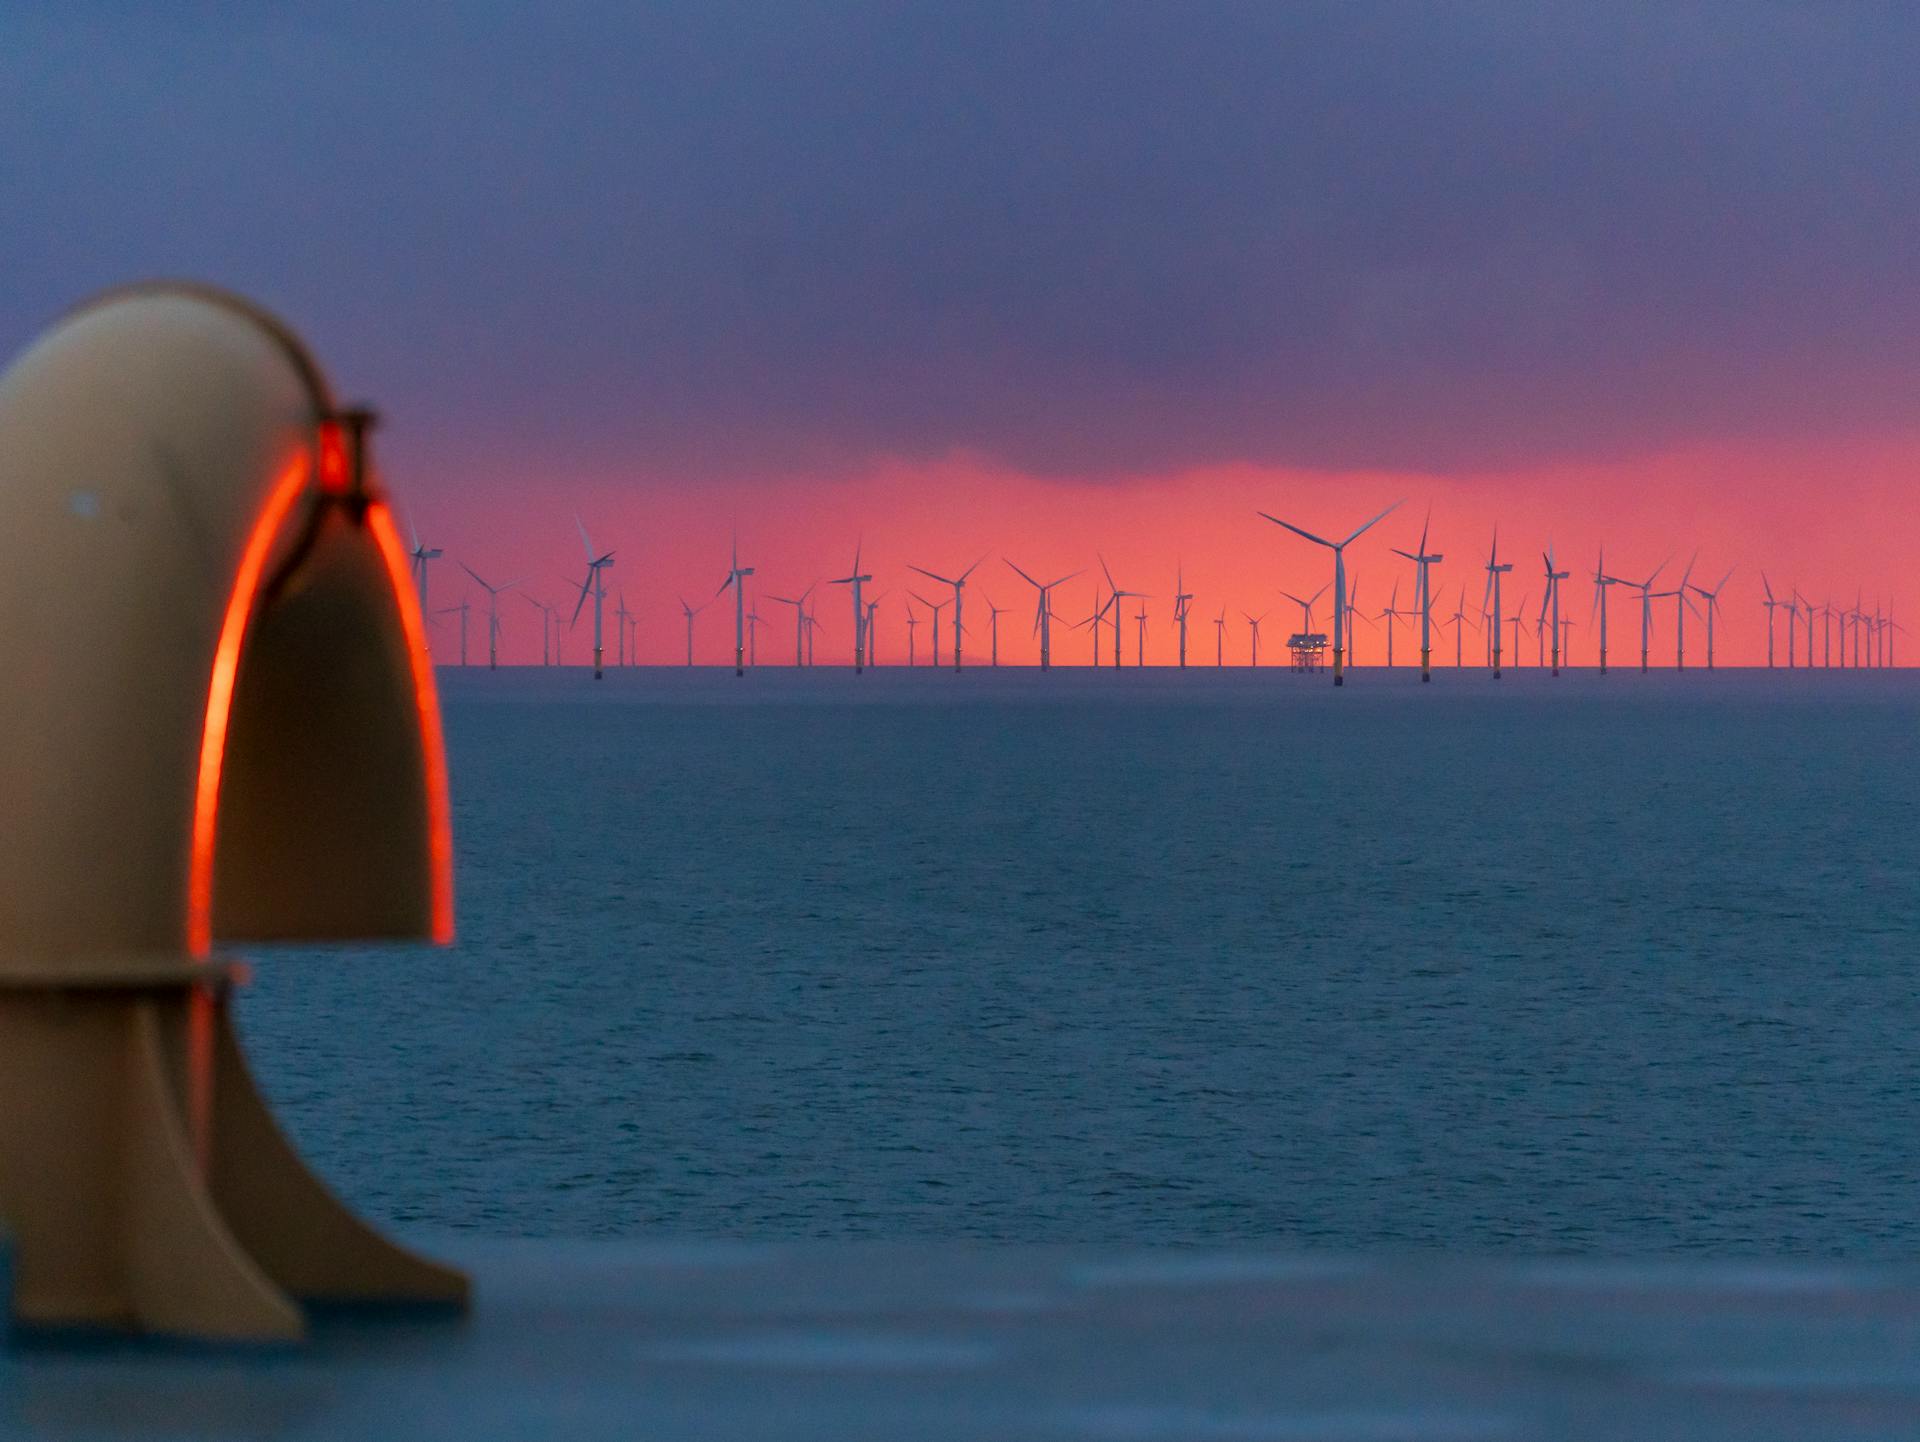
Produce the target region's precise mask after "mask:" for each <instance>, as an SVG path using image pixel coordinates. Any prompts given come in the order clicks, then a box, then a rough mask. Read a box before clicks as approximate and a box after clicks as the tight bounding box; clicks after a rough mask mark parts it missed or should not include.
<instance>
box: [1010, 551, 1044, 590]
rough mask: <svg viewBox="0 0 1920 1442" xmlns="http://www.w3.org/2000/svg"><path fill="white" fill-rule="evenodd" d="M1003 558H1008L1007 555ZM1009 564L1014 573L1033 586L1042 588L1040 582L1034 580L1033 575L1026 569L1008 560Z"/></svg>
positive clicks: (1036, 588)
mask: <svg viewBox="0 0 1920 1442" xmlns="http://www.w3.org/2000/svg"><path fill="white" fill-rule="evenodd" d="M1001 559H1002V560H1003V561H1004V560H1006V557H1004V556H1002V557H1001ZM1007 565H1008V567H1009V568H1010V569H1011V570H1012V571H1013V574H1014V575H1016V576H1018V577H1019V578H1020V579H1021V580H1023V581H1025V582H1026V583H1027V584H1028V585H1029V586H1032V587H1033V588H1034V589H1035V590H1038V589H1040V583H1039V582H1038V581H1036V580H1034V579H1033V577H1031V576H1029V575H1028V574H1027V573H1026V572H1025V571H1023V570H1021V569H1020V568H1019V567H1018V566H1016V565H1014V564H1013V562H1011V561H1007Z"/></svg>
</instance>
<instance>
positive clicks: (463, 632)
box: [437, 601, 467, 667]
mask: <svg viewBox="0 0 1920 1442" xmlns="http://www.w3.org/2000/svg"><path fill="white" fill-rule="evenodd" d="M455 613H458V614H459V617H460V664H461V666H463V667H464V666H465V665H466V664H467V602H465V601H462V602H461V603H460V604H459V605H457V606H442V607H441V608H440V610H439V611H438V613H437V614H439V615H442V616H451V615H454V614H455Z"/></svg>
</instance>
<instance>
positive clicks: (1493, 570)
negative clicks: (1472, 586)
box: [1480, 525, 1519, 681]
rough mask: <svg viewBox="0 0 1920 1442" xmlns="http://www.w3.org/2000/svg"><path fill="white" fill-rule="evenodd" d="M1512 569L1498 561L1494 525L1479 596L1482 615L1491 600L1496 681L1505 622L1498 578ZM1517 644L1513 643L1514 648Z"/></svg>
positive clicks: (1498, 528)
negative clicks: (1484, 585) (1501, 607)
mask: <svg viewBox="0 0 1920 1442" xmlns="http://www.w3.org/2000/svg"><path fill="white" fill-rule="evenodd" d="M1512 569H1513V562H1511V561H1502V560H1501V559H1500V527H1499V526H1497V525H1496V526H1495V527H1494V528H1493V547H1492V549H1490V550H1489V551H1488V552H1487V584H1486V589H1485V590H1484V591H1482V592H1481V594H1480V610H1481V613H1482V614H1485V613H1486V609H1487V598H1488V597H1489V596H1491V597H1492V598H1493V629H1492V636H1493V679H1494V680H1496V681H1498V680H1499V679H1500V636H1501V633H1502V629H1503V628H1502V626H1501V622H1502V621H1503V620H1505V616H1504V615H1503V613H1502V612H1501V610H1500V578H1501V577H1502V576H1504V575H1506V574H1507V572H1509V571H1511V570H1512ZM1518 644H1519V643H1518V642H1515V646H1516V647H1517V646H1518Z"/></svg>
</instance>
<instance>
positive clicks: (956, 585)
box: [907, 556, 987, 671]
mask: <svg viewBox="0 0 1920 1442" xmlns="http://www.w3.org/2000/svg"><path fill="white" fill-rule="evenodd" d="M986 559H987V558H986V557H985V556H982V557H981V558H980V561H984V560H986ZM980 561H975V562H974V563H973V564H972V565H971V566H969V567H967V569H966V570H964V571H962V572H961V573H960V574H959V575H958V576H951V577H950V576H937V575H935V574H934V573H933V572H932V571H929V570H928V569H927V568H926V567H924V566H908V567H907V569H908V570H909V571H918V572H919V573H920V574H921V575H923V576H925V577H926V578H927V579H928V580H931V581H938V582H939V583H940V584H941V585H943V586H951V587H953V669H954V670H956V671H958V670H959V669H960V637H961V634H962V633H963V631H964V630H965V628H964V627H963V626H962V625H961V624H960V606H961V602H962V600H963V599H964V597H965V595H966V589H967V577H969V576H971V575H972V574H973V573H974V572H975V571H977V570H979V569H980ZM922 604H923V605H924V604H925V603H924V602H922ZM940 604H941V605H943V606H944V605H945V604H946V602H944V601H942V602H941V603H940ZM933 624H934V625H936V626H938V625H939V624H940V618H939V616H938V615H935V617H934V619H933ZM933 664H934V665H936V666H938V665H939V664H940V637H939V634H938V633H937V632H936V633H935V635H934V638H933Z"/></svg>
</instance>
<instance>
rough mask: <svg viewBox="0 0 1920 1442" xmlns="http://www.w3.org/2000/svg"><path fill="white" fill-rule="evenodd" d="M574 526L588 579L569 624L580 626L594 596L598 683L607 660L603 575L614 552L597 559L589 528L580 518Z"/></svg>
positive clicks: (604, 584) (596, 676) (574, 522)
mask: <svg viewBox="0 0 1920 1442" xmlns="http://www.w3.org/2000/svg"><path fill="white" fill-rule="evenodd" d="M573 524H574V525H575V526H576V527H577V528H578V529H579V532H580V544H581V545H582V546H584V547H585V548H586V552H587V577H586V579H585V580H584V581H582V582H581V583H580V599H579V600H578V601H576V602H575V603H574V607H573V620H572V621H571V622H570V623H569V624H570V625H575V626H577V625H579V624H580V608H581V607H582V606H584V605H586V604H587V597H588V596H592V597H593V679H594V680H596V681H598V680H600V679H601V676H602V674H603V662H604V661H605V658H606V648H605V646H604V645H603V644H602V643H601V632H600V613H601V610H602V608H603V607H604V606H605V604H606V600H607V583H606V577H605V575H604V574H603V573H604V572H605V571H606V569H607V567H609V566H611V565H612V564H613V552H612V551H608V552H607V553H606V554H605V555H604V556H601V557H599V558H597V559H596V558H595V556H594V554H593V542H592V541H590V540H588V539H587V528H586V527H585V526H584V525H581V523H580V518H579V517H578V516H575V517H574V518H573Z"/></svg>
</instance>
